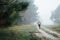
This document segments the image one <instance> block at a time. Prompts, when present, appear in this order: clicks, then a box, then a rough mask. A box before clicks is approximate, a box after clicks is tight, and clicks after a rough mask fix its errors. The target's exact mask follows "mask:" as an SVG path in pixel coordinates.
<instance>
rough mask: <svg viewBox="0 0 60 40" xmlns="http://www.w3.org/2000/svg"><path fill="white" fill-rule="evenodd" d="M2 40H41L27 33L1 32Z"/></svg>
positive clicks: (0, 38) (0, 37)
mask: <svg viewBox="0 0 60 40" xmlns="http://www.w3.org/2000/svg"><path fill="white" fill-rule="evenodd" d="M0 40H40V38H38V37H36V36H35V37H33V38H32V36H31V33H29V32H27V31H12V30H0Z"/></svg>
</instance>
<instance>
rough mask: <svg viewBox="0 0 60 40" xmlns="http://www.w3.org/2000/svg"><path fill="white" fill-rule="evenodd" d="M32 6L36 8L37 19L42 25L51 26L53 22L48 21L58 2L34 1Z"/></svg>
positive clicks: (47, 0) (49, 0)
mask: <svg viewBox="0 0 60 40" xmlns="http://www.w3.org/2000/svg"><path fill="white" fill-rule="evenodd" d="M34 4H35V5H36V6H37V7H38V10H37V13H38V16H39V19H40V18H41V20H42V24H43V25H52V24H54V22H53V21H52V20H51V19H50V17H51V15H52V11H54V10H55V9H56V8H57V6H58V5H60V0H35V1H34Z"/></svg>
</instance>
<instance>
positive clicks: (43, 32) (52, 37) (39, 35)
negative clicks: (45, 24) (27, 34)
mask: <svg viewBox="0 0 60 40" xmlns="http://www.w3.org/2000/svg"><path fill="white" fill-rule="evenodd" d="M37 29H38V31H39V32H40V33H36V35H37V36H38V37H42V38H43V37H45V38H46V39H51V40H60V39H59V38H56V37H54V36H53V35H51V34H49V33H46V32H45V31H44V30H42V29H39V28H38V27H37ZM46 39H45V40H46Z"/></svg>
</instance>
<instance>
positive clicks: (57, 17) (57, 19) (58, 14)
mask: <svg viewBox="0 0 60 40" xmlns="http://www.w3.org/2000/svg"><path fill="white" fill-rule="evenodd" d="M51 20H52V21H54V23H55V24H60V5H59V6H58V7H57V8H56V10H55V11H54V12H53V13H52V16H51Z"/></svg>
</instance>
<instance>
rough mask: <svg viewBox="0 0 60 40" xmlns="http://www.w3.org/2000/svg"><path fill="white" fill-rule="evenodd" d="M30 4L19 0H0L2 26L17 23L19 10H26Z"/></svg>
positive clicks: (0, 25)
mask: <svg viewBox="0 0 60 40" xmlns="http://www.w3.org/2000/svg"><path fill="white" fill-rule="evenodd" d="M28 5H29V3H28V2H19V1H18V0H0V27H2V26H4V27H8V26H11V25H13V24H16V20H17V19H18V18H19V12H20V11H23V10H25V9H26V8H27V6H28ZM20 20H21V18H20Z"/></svg>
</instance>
